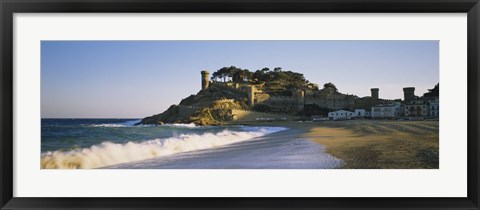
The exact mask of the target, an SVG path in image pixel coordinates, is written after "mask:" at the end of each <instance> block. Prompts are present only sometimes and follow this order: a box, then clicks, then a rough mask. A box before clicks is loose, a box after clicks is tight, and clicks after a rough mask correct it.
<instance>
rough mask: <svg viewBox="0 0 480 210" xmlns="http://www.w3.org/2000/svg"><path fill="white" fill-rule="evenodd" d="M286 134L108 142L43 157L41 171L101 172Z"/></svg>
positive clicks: (260, 131)
mask: <svg viewBox="0 0 480 210" xmlns="http://www.w3.org/2000/svg"><path fill="white" fill-rule="evenodd" d="M282 130H286V128H283V127H253V128H252V127H250V128H248V129H243V131H230V130H224V131H221V132H219V133H204V134H183V135H180V136H177V137H170V138H165V139H152V140H148V141H143V142H128V143H124V144H118V143H112V142H108V141H107V142H102V143H101V144H97V145H94V146H91V147H89V148H83V149H75V150H71V151H53V152H46V153H43V154H42V157H41V168H42V169H53V168H61V169H77V168H100V167H105V166H109V165H115V164H120V163H127V162H134V161H140V160H146V159H151V158H156V157H162V156H166V155H172V154H177V153H182V152H189V151H195V150H202V149H210V148H215V147H219V146H224V145H228V144H232V143H236V142H240V141H245V140H249V139H253V138H256V137H260V136H263V135H266V134H269V133H274V132H278V131H282Z"/></svg>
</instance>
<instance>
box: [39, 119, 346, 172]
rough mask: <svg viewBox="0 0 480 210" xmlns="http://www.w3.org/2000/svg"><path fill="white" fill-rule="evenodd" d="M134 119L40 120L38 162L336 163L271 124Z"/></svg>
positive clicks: (138, 165) (154, 165)
mask: <svg viewBox="0 0 480 210" xmlns="http://www.w3.org/2000/svg"><path fill="white" fill-rule="evenodd" d="M137 122H140V120H139V119H42V122H41V123H42V124H41V132H42V133H41V167H42V169H50V168H52V169H53V168H60V169H74V168H82V169H88V168H111V169H113V168H122V169H134V168H135V169H162V168H164V169H197V168H198V169H283V168H285V169H287V168H302V169H310V168H336V167H338V166H339V165H340V164H341V160H339V159H336V158H334V157H333V156H331V155H329V154H327V153H325V149H324V147H323V146H322V145H320V144H316V143H313V142H311V141H309V140H307V139H304V138H301V137H300V136H301V132H300V131H299V130H295V129H289V128H286V127H278V126H277V127H273V126H195V125H194V124H167V125H158V126H155V125H135V123H137Z"/></svg>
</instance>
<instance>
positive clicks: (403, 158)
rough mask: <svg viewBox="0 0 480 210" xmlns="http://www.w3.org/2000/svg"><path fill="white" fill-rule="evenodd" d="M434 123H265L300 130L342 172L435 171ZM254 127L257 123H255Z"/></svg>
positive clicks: (436, 133)
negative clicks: (338, 162)
mask: <svg viewBox="0 0 480 210" xmlns="http://www.w3.org/2000/svg"><path fill="white" fill-rule="evenodd" d="M438 123H439V122H438V121H393V120H392V121H390V120H385V121H377V120H375V121H373V120H349V121H322V122H265V123H263V124H266V125H267V124H268V125H283V126H287V127H291V128H295V129H300V130H302V131H303V134H302V136H303V137H307V138H308V139H310V140H311V141H313V142H316V143H319V144H321V145H323V146H325V147H326V152H327V153H329V154H331V155H333V156H334V157H336V158H339V159H341V160H342V161H343V164H342V165H341V166H340V168H346V169H438V167H439V124H438ZM255 124H258V123H255Z"/></svg>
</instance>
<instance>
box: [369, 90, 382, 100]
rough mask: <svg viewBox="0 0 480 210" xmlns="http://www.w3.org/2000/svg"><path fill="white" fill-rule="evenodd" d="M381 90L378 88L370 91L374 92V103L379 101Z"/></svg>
mask: <svg viewBox="0 0 480 210" xmlns="http://www.w3.org/2000/svg"><path fill="white" fill-rule="evenodd" d="M379 90H380V89H378V88H372V89H370V91H371V92H372V99H373V100H374V101H376V100H378V91H379Z"/></svg>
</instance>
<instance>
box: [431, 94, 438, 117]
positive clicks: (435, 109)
mask: <svg viewBox="0 0 480 210" xmlns="http://www.w3.org/2000/svg"><path fill="white" fill-rule="evenodd" d="M438 105H439V103H438V98H436V99H435V100H432V101H430V116H432V117H438V116H439V115H440V110H439V106H438Z"/></svg>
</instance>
